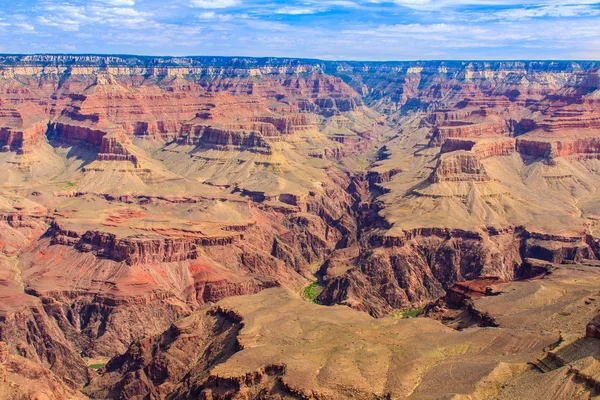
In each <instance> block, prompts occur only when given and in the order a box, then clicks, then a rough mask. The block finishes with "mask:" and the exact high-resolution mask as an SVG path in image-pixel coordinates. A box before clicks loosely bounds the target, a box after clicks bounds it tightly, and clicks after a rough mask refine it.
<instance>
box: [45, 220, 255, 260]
mask: <svg viewBox="0 0 600 400" xmlns="http://www.w3.org/2000/svg"><path fill="white" fill-rule="evenodd" d="M49 233H50V235H51V236H52V240H51V243H52V244H54V245H63V246H73V247H75V248H76V249H77V250H78V251H80V252H93V253H94V254H95V255H96V256H97V257H100V258H107V259H110V260H113V261H117V262H125V263H127V264H129V265H139V264H156V263H167V262H178V261H185V260H193V259H196V258H197V257H198V251H199V248H200V247H212V246H225V245H230V244H233V243H236V242H238V241H239V240H241V239H242V238H243V237H244V230H243V229H241V230H236V229H235V228H233V229H230V230H224V231H223V234H222V235H221V236H214V237H212V236H205V235H202V234H198V235H189V234H187V235H183V234H181V235H179V236H173V237H169V236H163V235H153V236H144V235H138V236H130V237H124V238H120V237H118V236H117V235H115V234H113V233H109V232H102V231H99V230H90V231H86V232H84V233H81V232H76V231H72V230H69V229H67V228H65V227H64V226H62V225H61V224H60V223H57V222H54V223H53V224H52V226H51V228H50V230H49Z"/></svg>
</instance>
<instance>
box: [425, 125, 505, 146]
mask: <svg viewBox="0 0 600 400" xmlns="http://www.w3.org/2000/svg"><path fill="white" fill-rule="evenodd" d="M510 134H511V130H510V123H509V122H508V121H497V122H486V123H474V122H468V121H464V122H463V121H452V122H448V123H444V124H443V125H441V126H437V127H435V128H434V129H433V131H432V135H431V140H430V141H429V146H430V147H439V146H441V145H442V144H443V143H444V141H445V140H446V139H448V138H465V139H469V138H476V137H494V136H510Z"/></svg>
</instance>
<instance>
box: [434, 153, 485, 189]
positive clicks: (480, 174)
mask: <svg viewBox="0 0 600 400" xmlns="http://www.w3.org/2000/svg"><path fill="white" fill-rule="evenodd" d="M490 180H491V178H490V176H489V175H488V173H487V172H486V170H485V168H484V167H483V165H481V162H480V161H479V158H478V157H477V155H476V154H475V153H472V152H470V151H464V150H459V151H454V152H452V153H443V154H440V158H439V160H438V162H437V165H436V166H435V169H434V170H433V172H432V173H431V175H429V181H430V182H432V183H439V182H489V181H490Z"/></svg>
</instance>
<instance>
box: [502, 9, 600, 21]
mask: <svg viewBox="0 0 600 400" xmlns="http://www.w3.org/2000/svg"><path fill="white" fill-rule="evenodd" d="M596 15H600V9H598V8H594V7H590V6H587V5H567V6H543V7H534V8H516V9H509V10H503V11H499V12H496V13H494V14H492V16H494V17H496V18H500V19H507V20H520V19H531V18H544V17H552V18H570V17H591V16H596Z"/></svg>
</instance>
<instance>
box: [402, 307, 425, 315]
mask: <svg viewBox="0 0 600 400" xmlns="http://www.w3.org/2000/svg"><path fill="white" fill-rule="evenodd" d="M422 312H423V307H421V308H415V309H412V310H406V311H404V312H403V313H402V316H403V317H404V318H415V317H416V316H417V315H419V314H420V313H422Z"/></svg>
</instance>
